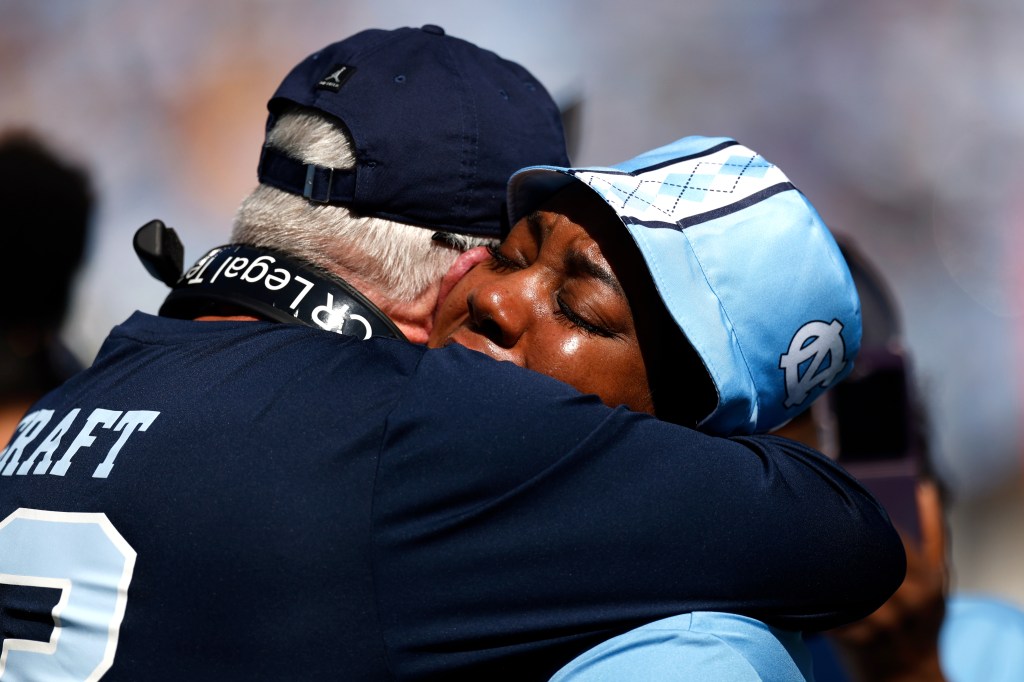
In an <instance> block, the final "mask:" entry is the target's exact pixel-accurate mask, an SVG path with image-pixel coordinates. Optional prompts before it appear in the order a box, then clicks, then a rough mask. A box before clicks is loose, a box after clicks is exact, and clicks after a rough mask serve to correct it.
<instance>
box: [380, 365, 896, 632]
mask: <svg viewBox="0 0 1024 682" xmlns="http://www.w3.org/2000/svg"><path fill="white" fill-rule="evenodd" d="M449 351H450V352H449ZM388 434H389V435H388V437H387V439H386V441H385V443H384V444H383V447H382V450H381V463H380V468H379V472H378V479H377V493H376V496H375V508H374V522H375V525H376V531H375V532H376V538H377V543H378V546H377V556H378V567H377V570H378V576H379V580H380V589H381V592H382V593H386V594H387V595H388V600H389V604H387V605H386V608H385V609H384V611H385V612H387V613H391V614H394V617H395V618H396V619H401V620H402V621H404V622H407V623H408V622H421V621H419V620H418V618H425V617H426V615H427V613H428V612H429V613H430V614H431V615H434V614H435V613H437V615H438V617H441V614H440V613H439V609H437V605H438V604H445V606H446V608H445V609H444V611H445V613H450V614H459V615H458V616H457V617H453V619H452V620H451V621H450V622H445V623H440V624H439V623H436V622H433V623H432V625H431V627H434V628H437V627H440V628H442V629H443V630H444V631H445V633H446V636H447V637H451V638H454V639H455V640H458V639H459V638H467V639H473V640H481V639H482V640H483V641H486V640H487V637H488V636H490V634H492V633H508V632H516V631H521V632H523V633H524V637H535V636H536V633H537V632H538V631H541V630H543V631H547V632H549V633H551V636H553V637H556V636H557V633H558V632H559V631H560V630H564V631H565V632H566V633H569V632H579V630H580V628H586V629H589V630H590V631H591V632H593V633H594V634H595V638H599V639H604V638H606V637H607V635H608V633H611V632H621V631H624V630H625V629H629V628H631V627H636V626H637V625H641V624H643V623H648V622H651V621H653V620H656V619H658V618H663V617H668V616H673V615H677V614H680V613H688V612H691V611H726V612H732V613H739V614H743V615H747V616H751V617H754V618H758V619H760V620H763V621H765V622H767V623H769V624H772V625H776V626H779V627H783V628H787V629H791V630H815V629H824V628H830V627H833V626H835V625H838V624H840V623H845V622H850V621H853V620H856V619H859V618H861V617H863V616H864V615H867V614H868V613H870V612H871V611H873V610H874V609H875V608H877V607H878V606H879V605H881V604H882V602H884V601H885V600H886V599H887V598H888V597H889V596H890V595H891V594H892V593H893V592H894V591H895V590H896V588H897V587H898V586H899V584H900V582H901V581H902V579H903V574H904V570H905V557H904V554H903V549H902V544H901V542H900V539H899V536H898V535H897V534H896V532H895V530H894V529H893V527H892V525H891V523H890V522H889V519H888V517H887V516H886V514H885V512H884V511H883V510H882V508H881V507H880V506H879V505H878V503H877V502H876V501H875V500H874V498H872V497H871V496H870V494H869V493H868V492H867V491H866V490H865V489H864V488H863V487H861V486H860V485H859V484H858V483H857V482H856V481H855V480H854V479H853V478H852V477H850V476H849V475H848V474H847V473H846V472H845V471H843V470H842V469H841V468H839V467H838V466H836V465H835V464H834V463H833V462H831V461H830V460H828V459H827V458H826V457H824V456H823V455H821V454H819V453H817V452H815V451H813V450H811V449H809V448H807V447H805V446H803V445H801V444H798V443H796V442H794V441H790V440H787V439H783V438H778V437H773V436H754V437H743V438H735V439H724V438H715V437H711V436H707V435H704V434H701V433H698V432H696V431H693V430H690V429H686V428H683V427H679V426H675V425H672V424H667V423H664V422H661V421H659V420H657V419H654V418H652V417H650V416H648V415H642V414H637V413H633V412H630V411H628V410H626V409H624V408H619V409H610V408H608V407H605V406H604V405H602V404H601V403H600V402H599V401H598V400H597V399H596V398H594V397H593V396H581V395H580V394H579V393H577V392H576V391H574V390H572V389H570V388H569V387H567V386H565V385H564V384H562V383H560V382H557V381H554V380H551V379H548V378H547V377H542V376H540V375H537V374H535V373H532V372H528V371H524V370H522V369H520V368H517V367H514V366H511V365H508V364H507V363H499V362H494V361H492V360H489V359H487V358H484V357H482V356H480V355H478V354H476V353H472V352H471V351H464V350H462V349H445V351H440V352H429V353H427V354H426V355H425V357H424V359H423V361H422V362H421V366H420V368H419V371H418V373H417V376H416V377H415V378H414V380H413V381H411V382H410V385H409V390H408V393H407V395H405V396H404V398H403V400H402V401H401V404H400V405H399V407H398V408H397V409H396V410H395V412H394V413H393V414H392V417H391V420H390V423H389V429H388ZM574 628H575V629H574ZM599 633H600V634H599ZM414 636H415V635H414ZM513 639H514V638H513ZM505 645H507V644H505ZM505 645H503V646H505Z"/></svg>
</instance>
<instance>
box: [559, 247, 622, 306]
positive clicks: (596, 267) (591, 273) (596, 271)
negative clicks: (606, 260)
mask: <svg viewBox="0 0 1024 682" xmlns="http://www.w3.org/2000/svg"><path fill="white" fill-rule="evenodd" d="M565 268H566V271H567V273H568V274H569V275H570V276H580V275H582V276H585V277H592V278H594V279H596V280H597V281H599V282H601V283H603V284H605V285H606V286H608V287H610V288H611V289H613V290H614V291H615V293H616V294H618V295H619V296H621V297H623V298H625V297H626V292H625V290H624V289H623V288H622V285H621V284H619V278H618V277H616V276H615V274H614V273H612V271H611V270H610V269H609V268H607V267H605V266H604V265H602V264H601V263H598V262H596V261H594V260H593V259H592V258H590V257H588V256H587V255H586V254H585V253H583V252H582V251H579V250H577V249H574V248H571V247H570V248H569V249H568V250H566V252H565Z"/></svg>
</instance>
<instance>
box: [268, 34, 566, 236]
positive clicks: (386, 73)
mask: <svg viewBox="0 0 1024 682" xmlns="http://www.w3.org/2000/svg"><path fill="white" fill-rule="evenodd" d="M288 105H299V106H301V107H306V108H310V109H315V110H316V111H318V112H320V113H322V114H326V115H328V116H330V117H333V118H335V119H338V120H339V121H340V122H341V123H342V124H343V125H344V127H345V128H346V129H347V130H348V132H349V134H350V136H351V138H352V141H353V144H354V151H355V157H356V162H355V167H354V168H353V169H344V170H342V169H332V168H325V167H322V166H316V165H312V164H309V165H307V164H303V163H301V162H300V161H298V160H296V159H292V158H290V157H287V156H286V155H284V154H282V153H281V152H279V151H277V150H273V149H269V148H268V147H266V146H264V150H263V154H262V155H261V157H260V164H259V172H258V175H259V179H260V182H262V183H266V184H268V185H271V186H274V187H277V188H279V189H282V190H285V191H288V192H291V193H294V194H299V195H302V196H305V197H306V198H307V199H309V200H310V201H314V202H321V203H331V204H341V205H345V206H347V207H349V208H350V209H352V210H353V211H354V212H356V213H359V214H361V215H370V216H378V217H381V218H386V219H389V220H395V221H398V222H403V223H408V224H412V225H418V226H422V227H427V228H431V229H436V230H445V231H451V232H459V233H463V234H471V235H479V236H490V237H499V236H501V234H502V232H503V227H506V226H505V225H504V223H503V220H504V215H505V211H504V200H505V186H506V183H507V182H508V179H509V177H510V176H511V175H512V173H514V172H515V171H516V170H518V169H520V168H522V167H524V166H530V165H538V164H551V165H558V166H565V165H568V163H569V160H568V155H567V152H566V143H565V134H564V131H563V129H562V119H561V114H560V112H559V109H558V106H557V105H556V104H555V102H554V100H553V99H552V98H551V96H550V95H549V94H548V92H547V90H546V89H545V88H544V87H543V86H542V85H541V84H540V82H539V81H537V79H535V78H534V77H533V76H532V75H531V74H530V73H529V72H528V71H527V70H526V69H524V68H523V67H522V66H520V65H518V64H516V63H514V62H511V61H508V60H506V59H503V58H501V57H499V56H498V55H496V54H495V53H493V52H490V51H488V50H484V49H482V48H480V47H477V46H476V45H474V44H472V43H470V42H467V41H465V40H461V39H459V38H454V37H452V36H449V35H446V34H445V32H444V29H442V28H441V27H439V26H433V25H427V26H423V27H422V28H408V27H406V28H398V29H394V30H382V29H368V30H365V31H362V32H360V33H357V34H355V35H353V36H351V37H349V38H346V39H345V40H342V41H340V42H337V43H333V44H331V45H328V46H327V47H325V48H323V49H322V50H320V51H318V52H316V53H314V54H312V55H310V56H309V57H307V58H306V59H305V60H303V61H302V62H301V63H300V64H298V66H296V67H295V68H294V69H292V71H291V72H290V73H289V74H288V75H287V76H286V77H285V79H284V81H283V82H282V83H281V85H280V86H279V87H278V89H277V91H276V92H275V93H274V96H273V97H272V98H271V99H270V101H269V103H268V105H267V107H268V109H269V111H270V116H269V118H268V119H267V130H268V131H269V130H270V128H271V127H272V126H273V124H274V122H275V120H276V118H277V116H278V115H280V113H281V112H282V111H283V110H284V109H285V107H287V106H288Z"/></svg>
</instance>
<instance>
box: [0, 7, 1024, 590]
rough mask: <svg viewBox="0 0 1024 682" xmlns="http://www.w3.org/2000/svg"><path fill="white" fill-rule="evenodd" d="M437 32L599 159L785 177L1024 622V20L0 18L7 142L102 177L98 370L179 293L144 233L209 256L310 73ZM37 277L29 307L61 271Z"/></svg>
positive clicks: (578, 155) (294, 15)
mask: <svg viewBox="0 0 1024 682" xmlns="http://www.w3.org/2000/svg"><path fill="white" fill-rule="evenodd" d="M427 23H432V24H438V25H440V26H442V27H444V28H445V29H446V30H447V32H448V33H449V34H451V35H455V36H458V37H461V38H466V39H468V40H471V41H473V42H475V43H477V44H479V45H481V46H483V47H487V48H489V49H492V50H494V51H495V52H497V53H499V54H500V55H502V56H504V57H507V58H510V59H513V60H515V61H518V62H519V63H521V64H523V65H524V66H526V67H527V68H528V69H530V70H531V71H532V72H533V73H534V74H535V75H537V76H538V77H539V78H540V80H541V81H542V82H544V83H545V84H546V85H547V86H548V88H549V89H550V90H551V92H552V94H553V95H554V97H555V99H556V100H558V101H559V103H560V105H561V106H562V107H563V109H564V111H565V116H566V121H567V123H568V124H569V128H570V131H571V140H572V149H571V151H572V158H573V161H574V163H576V164H608V163H614V162H617V161H621V160H624V159H627V158H629V157H631V156H633V155H635V154H636V153H639V152H641V151H644V150H646V149H648V148H651V147H655V146H658V145H661V144H664V143H667V142H670V141H672V140H674V139H676V138H678V137H682V136H683V135H688V134H701V135H716V136H717V135H722V136H730V137H734V138H736V139H738V140H740V141H741V142H743V143H744V144H746V145H748V146H750V147H752V148H753V149H755V150H757V151H759V152H761V153H762V154H763V155H764V156H765V157H766V158H767V159H769V160H770V161H772V162H774V163H776V164H778V165H779V166H781V167H782V168H783V169H784V170H785V171H786V173H787V174H788V175H789V176H790V178H791V179H792V180H793V182H794V183H795V184H796V185H797V186H798V187H799V188H801V189H802V190H803V191H804V192H805V193H806V194H807V195H808V196H809V197H810V199H811V201H812V202H813V203H814V204H815V205H816V206H817V207H818V209H819V211H820V212H821V214H822V216H823V217H824V219H825V221H826V223H828V224H829V225H830V226H831V227H832V229H833V230H834V231H835V232H836V233H839V234H841V235H843V236H845V237H847V238H849V239H851V240H852V241H853V243H855V244H856V245H857V246H858V247H859V249H860V250H861V251H862V252H864V254H865V255H866V256H867V257H868V258H870V259H871V260H872V261H873V262H874V263H875V264H876V266H877V267H878V269H879V270H880V271H881V272H882V274H883V275H884V276H885V278H886V279H887V280H888V281H889V283H890V285H891V287H892V289H893V292H894V294H895V296H896V298H897V301H898V303H899V306H900V308H901V311H902V314H903V318H904V323H905V331H906V337H907V339H906V340H907V345H908V348H909V351H910V353H911V356H912V359H913V362H914V369H915V372H916V375H917V379H918V381H919V387H920V389H921V391H922V393H923V396H924V402H925V406H926V408H927V411H928V413H929V417H930V425H931V428H932V441H933V450H934V452H935V458H936V466H937V469H938V471H939V473H940V475H941V476H942V477H943V478H944V479H945V480H946V482H947V483H948V484H949V486H950V488H951V489H952V492H953V495H954V503H953V505H952V525H953V528H952V532H953V558H954V574H953V581H954V587H955V588H958V589H968V590H983V591H987V592H992V593H995V594H1000V595H1003V596H1005V597H1006V598H1008V599H1010V600H1012V601H1014V602H1015V603H1017V604H1018V605H1020V606H1024V542H1022V540H1021V530H1020V525H1021V524H1020V521H1021V520H1024V482H1022V481H1024V476H1022V470H1024V456H1022V438H1021V429H1020V423H1021V416H1022V413H1024V410H1022V396H1021V393H1022V390H1021V389H1022V385H1024V382H1022V379H1024V370H1022V369H1021V368H1022V366H1024V267H1022V266H1021V260H1022V257H1024V162H1022V161H1021V159H1024V154H1022V152H1024V69H1022V68H1021V65H1022V64H1024V41H1021V39H1020V36H1021V35H1022V31H1024V4H1019V3H1005V2H1002V1H1001V0H974V1H973V2H968V1H967V0H927V1H925V0H906V1H904V2H900V3H893V2H889V1H888V0H861V1H860V2H856V3H852V2H851V3H837V2H827V1H825V0H759V2H756V3H754V2H748V1H741V0H688V1H687V2H676V1H675V0H638V2H634V3H628V4H627V3H618V2H610V1H608V0H558V1H555V2H543V1H541V0H491V1H488V2H479V1H477V2H471V1H462V0H447V1H445V0H439V1H435V2H418V1H416V0H407V1H399V0H379V1H376V2H372V3H371V2H356V0H333V1H327V0H290V1H288V2H272V1H270V0H219V1H218V2H215V3H213V2H205V1H204V0H176V2H174V3H148V2H147V3H140V2H128V1H127V0H90V1H89V2H81V1H80V0H0V130H2V129H6V128H10V127H14V126H17V127H30V128H32V129H33V130H35V131H38V132H40V133H42V134H43V135H44V137H45V139H47V140H48V141H50V142H51V143H52V144H53V145H54V146H55V147H56V148H57V149H58V150H60V151H61V152H62V153H64V154H66V155H68V156H69V157H70V158H72V159H74V160H76V161H78V162H80V163H82V164H84V165H85V166H86V167H87V168H88V169H89V170H90V172H91V173H92V174H93V177H94V180H95V184H96V191H97V195H98V200H99V203H98V210H97V214H96V218H95V226H94V232H93V234H92V239H91V242H90V244H89V251H88V256H87V258H88V261H87V265H86V266H85V268H84V269H83V271H82V272H81V275H80V277H79V280H78V287H77V290H76V296H75V299H74V305H73V310H72V315H71V317H70V319H69V320H68V323H67V325H66V328H65V336H66V339H67V342H68V343H69V344H70V346H71V348H72V350H73V351H74V352H75V353H76V354H77V355H78V356H79V358H80V359H81V360H82V361H83V362H89V361H90V360H91V358H92V356H93V355H94V354H95V352H96V350H97V349H98V345H99V343H100V341H101V340H102V338H103V337H104V336H105V335H106V332H107V330H108V329H109V328H110V326H112V325H113V324H116V323H118V322H120V321H121V320H122V319H124V318H125V317H127V316H128V315H129V314H130V313H131V312H132V311H133V310H136V309H140V310H145V311H148V312H155V311H156V309H157V308H158V307H159V304H160V302H161V301H162V298H163V296H164V294H165V292H166V289H165V287H164V286H163V285H161V284H159V283H158V282H156V281H155V280H154V279H152V278H151V277H150V276H149V275H148V274H147V273H146V272H145V270H144V269H143V267H142V266H141V265H140V264H139V263H138V261H137V259H136V258H135V256H134V253H133V251H132V247H131V238H132V235H133V233H134V231H135V230H136V228H138V227H139V226H140V225H142V224H143V223H145V222H147V221H149V220H151V219H153V218H160V219H162V220H164V221H165V222H166V223H167V224H169V225H171V226H173V227H174V228H175V229H176V230H177V231H178V233H179V234H180V235H181V237H182V239H183V241H184V242H185V246H186V261H187V262H188V263H190V262H191V261H192V260H194V259H195V258H196V257H198V256H199V255H201V254H202V253H203V252H204V251H205V250H207V249H209V248H211V247H213V246H216V245H217V244H220V243H222V242H223V241H224V240H225V239H226V238H227V235H228V232H229V229H230V224H231V220H232V216H233V213H234V210H235V208H236V205H237V202H238V201H239V200H240V199H241V197H242V196H243V195H244V194H245V193H246V192H248V190H249V189H251V187H253V186H254V185H255V184H256V173H255V167H256V161H257V159H258V155H259V148H260V144H261V142H262V134H263V126H264V120H265V104H266V100H267V99H268V97H269V95H270V94H271V93H272V92H273V90H274V88H275V87H276V85H277V83H278V82H279V81H280V80H281V78H282V77H283V76H284V75H285V73H286V72H287V70H288V68H289V67H290V66H291V65H293V64H294V63H297V62H298V61H299V60H300V59H302V58H303V57H304V56H306V55H307V54H309V53H310V52H312V51H314V50H315V49H318V48H319V47H322V46H323V45H326V44H327V43H329V42H333V41H335V40H338V39H341V38H344V37H346V36H348V35H350V34H352V33H355V32H356V31H358V30H361V29H364V28H396V27H399V26H419V25H422V24H427ZM439 96H443V93H439ZM52 192H53V196H54V198H55V200H56V199H57V198H59V195H60V188H59V187H54V188H52ZM40 210H45V206H42V207H40ZM24 229H29V230H31V229H33V228H32V226H31V225H29V226H26V227H25V228H24ZM38 238H39V239H40V240H45V239H47V238H48V235H46V234H44V233H40V234H38ZM7 257H8V266H7V267H9V268H13V267H15V261H16V259H17V258H18V254H16V253H9V254H8V256H7ZM794 257H798V256H797V254H794ZM21 265H22V266H24V267H25V271H26V272H27V273H28V274H27V275H26V278H25V280H24V283H23V284H24V287H25V288H30V287H32V286H33V280H34V279H36V278H41V277H46V275H47V265H48V264H47V263H46V262H39V263H23V264H21ZM6 295H7V296H17V295H18V292H17V291H13V292H7V293H6ZM182 390H188V389H187V387H182Z"/></svg>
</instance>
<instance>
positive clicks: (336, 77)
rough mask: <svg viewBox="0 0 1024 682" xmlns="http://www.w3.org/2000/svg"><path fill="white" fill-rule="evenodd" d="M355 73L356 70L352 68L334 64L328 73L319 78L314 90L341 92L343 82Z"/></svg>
mask: <svg viewBox="0 0 1024 682" xmlns="http://www.w3.org/2000/svg"><path fill="white" fill-rule="evenodd" d="M355 71H356V68H355V67H354V66H347V65H345V64H335V65H334V66H332V67H331V71H330V73H328V74H327V75H326V76H324V77H323V78H321V79H320V81H319V82H318V83H317V84H316V89H317V90H330V91H331V92H337V91H338V90H341V86H342V85H344V84H345V81H347V80H348V79H349V78H351V77H352V74H353V73H355Z"/></svg>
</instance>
